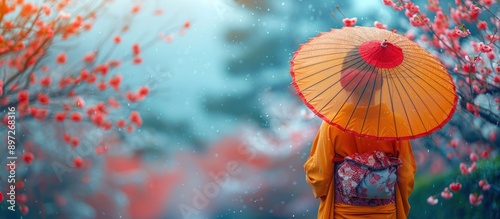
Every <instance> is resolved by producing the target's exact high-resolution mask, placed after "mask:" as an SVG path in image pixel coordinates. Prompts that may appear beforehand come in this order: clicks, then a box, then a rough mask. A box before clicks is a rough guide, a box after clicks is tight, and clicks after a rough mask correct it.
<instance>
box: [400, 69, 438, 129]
mask: <svg viewBox="0 0 500 219" xmlns="http://www.w3.org/2000/svg"><path fill="white" fill-rule="evenodd" d="M397 79H398V81H399V84H400V85H401V87H402V88H403V90H404V93H406V96H407V97H408V99H410V102H411V105H412V106H413V108H415V111H416V112H417V116H418V118H419V119H420V122H421V123H422V126H423V127H424V129H425V132H428V130H427V127H425V123H424V120H423V119H422V117H421V116H420V112H419V111H418V110H417V107H416V105H415V103H414V102H413V99H412V98H411V97H410V94H409V93H408V90H406V86H404V84H403V82H402V81H401V79H400V78H399V77H397ZM405 81H406V83H407V84H408V86H409V87H410V88H412V90H413V91H415V90H414V89H413V87H412V86H411V84H410V83H408V81H407V80H406V79H405ZM415 93H416V92H415ZM417 96H418V97H420V95H417ZM401 102H402V100H401ZM422 102H423V101H422ZM424 105H425V102H424ZM426 108H427V105H426ZM429 112H430V111H429ZM405 113H406V111H405ZM433 118H434V116H433ZM407 119H408V118H407ZM434 120H436V118H434ZM438 123H439V122H438ZM408 124H410V130H411V123H410V121H409V119H408ZM412 135H413V132H412Z"/></svg>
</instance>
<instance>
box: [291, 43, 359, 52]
mask: <svg viewBox="0 0 500 219" xmlns="http://www.w3.org/2000/svg"><path fill="white" fill-rule="evenodd" d="M332 44H333V43H332ZM353 48H355V47H346V48H338V47H328V48H315V49H308V50H304V49H301V50H299V51H298V52H296V53H303V52H313V51H322V50H338V49H353Z"/></svg>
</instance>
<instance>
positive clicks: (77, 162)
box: [73, 157, 83, 168]
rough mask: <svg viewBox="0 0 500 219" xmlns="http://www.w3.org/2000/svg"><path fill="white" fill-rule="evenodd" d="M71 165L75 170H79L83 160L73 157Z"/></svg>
mask: <svg viewBox="0 0 500 219" xmlns="http://www.w3.org/2000/svg"><path fill="white" fill-rule="evenodd" d="M73 165H74V166H75V167H76V168H80V167H82V166H83V159H82V158H81V157H75V158H73Z"/></svg>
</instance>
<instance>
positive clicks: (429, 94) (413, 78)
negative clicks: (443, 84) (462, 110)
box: [401, 65, 453, 123]
mask: <svg viewBox="0 0 500 219" xmlns="http://www.w3.org/2000/svg"><path fill="white" fill-rule="evenodd" d="M407 66H408V65H402V66H401V67H402V68H404V69H406V70H408V72H412V70H411V69H409V68H407ZM407 75H409V74H408V73H407ZM414 75H415V76H416V77H417V78H419V79H421V80H422V81H424V82H425V83H426V84H427V85H429V86H430V87H432V88H433V89H434V90H435V89H436V88H434V86H432V85H431V84H429V83H428V82H427V81H426V80H424V79H423V78H421V77H419V75H416V74H414ZM409 78H411V79H412V80H413V82H414V83H415V84H418V82H417V81H416V80H415V77H411V76H410V77H409ZM423 90H424V92H425V93H426V94H427V95H428V96H433V95H432V94H431V93H429V92H428V91H427V90H426V89H423ZM435 91H436V93H438V94H440V95H441V97H443V99H447V98H446V97H444V96H443V95H442V94H441V93H440V92H439V91H437V90H435ZM431 99H432V101H433V102H434V103H435V104H436V105H437V106H438V107H439V109H441V111H442V112H443V113H445V114H446V113H447V112H446V111H445V110H444V109H443V108H442V107H441V105H440V104H439V103H438V102H437V101H436V99H435V98H431ZM422 102H423V103H424V104H425V102H424V101H422ZM448 103H450V102H449V101H448ZM450 104H452V103H450ZM452 105H453V104H452ZM429 111H430V110H429ZM434 119H435V118H434ZM438 123H439V122H438Z"/></svg>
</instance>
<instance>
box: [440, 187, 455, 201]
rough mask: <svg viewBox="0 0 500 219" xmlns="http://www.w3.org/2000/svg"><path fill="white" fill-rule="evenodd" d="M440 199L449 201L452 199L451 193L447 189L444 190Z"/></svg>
mask: <svg viewBox="0 0 500 219" xmlns="http://www.w3.org/2000/svg"><path fill="white" fill-rule="evenodd" d="M441 197H442V198H444V199H450V198H452V197H453V193H451V192H450V190H448V188H444V191H442V192H441Z"/></svg>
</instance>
